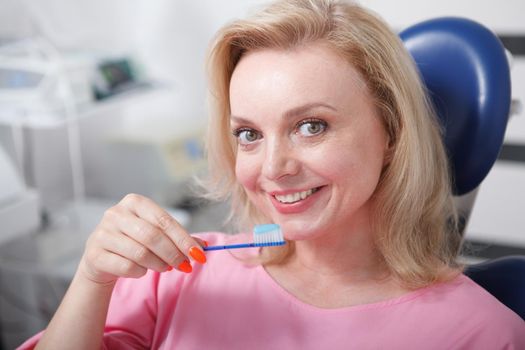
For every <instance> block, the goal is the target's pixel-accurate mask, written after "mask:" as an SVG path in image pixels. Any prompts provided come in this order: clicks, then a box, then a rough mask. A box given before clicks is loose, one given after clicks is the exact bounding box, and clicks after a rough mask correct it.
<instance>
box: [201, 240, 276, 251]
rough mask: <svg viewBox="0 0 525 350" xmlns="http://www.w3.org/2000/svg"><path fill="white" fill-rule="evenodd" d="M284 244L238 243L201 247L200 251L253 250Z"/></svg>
mask: <svg viewBox="0 0 525 350" xmlns="http://www.w3.org/2000/svg"><path fill="white" fill-rule="evenodd" d="M285 243H286V242H284V241H283V242H272V243H240V244H229V245H211V246H209V247H203V248H202V250H204V251H209V250H224V249H238V248H254V247H270V246H272V247H273V246H278V245H283V244H285Z"/></svg>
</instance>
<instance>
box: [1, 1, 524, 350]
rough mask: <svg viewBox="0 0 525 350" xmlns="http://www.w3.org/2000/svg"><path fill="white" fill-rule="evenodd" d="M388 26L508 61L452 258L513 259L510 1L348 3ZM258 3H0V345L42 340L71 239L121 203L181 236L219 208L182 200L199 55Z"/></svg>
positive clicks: (520, 54) (518, 80) (516, 159)
mask: <svg viewBox="0 0 525 350" xmlns="http://www.w3.org/2000/svg"><path fill="white" fill-rule="evenodd" d="M360 2H361V3H362V4H363V5H365V6H367V7H369V8H371V9H373V10H375V11H376V12H378V13H379V14H380V15H381V16H382V17H384V18H385V19H386V20H387V22H389V23H390V25H391V26H392V28H393V29H394V30H396V31H399V30H402V29H403V28H405V27H407V26H409V25H411V24H414V23H416V22H418V21H421V20H424V19H428V18H434V17H438V16H462V17H467V18H471V19H474V20H477V21H479V22H481V23H482V24H484V25H485V26H487V27H489V28H490V29H492V30H493V31H494V32H496V33H497V34H498V36H499V37H500V38H501V40H502V42H503V43H504V45H505V46H506V48H507V49H508V50H509V52H510V53H512V55H513V59H512V62H513V63H512V80H513V87H512V89H513V93H512V94H513V98H514V99H515V102H514V105H513V115H512V116H511V119H510V122H509V126H508V129H507V133H506V137H505V144H504V147H503V149H502V152H501V154H500V157H499V159H498V161H497V162H496V165H495V167H494V168H493V170H492V171H491V173H490V174H489V175H488V177H487V178H486V180H485V181H484V183H483V185H482V186H481V188H480V189H479V192H478V194H477V198H476V201H475V204H474V208H473V211H472V214H471V217H470V221H469V223H468V226H467V231H466V240H467V245H466V251H465V253H464V255H465V256H466V257H468V258H469V259H472V260H474V261H476V260H483V259H487V258H494V257H498V256H503V255H510V254H525V210H524V208H525V115H524V113H525V112H524V111H523V108H522V107H521V105H520V103H519V102H518V100H521V101H525V21H523V14H524V13H525V2H524V1H522V0H506V1H500V2H495V1H488V0H481V1H474V0H442V1H425V2H423V1H420V2H414V1H408V0H398V1H395V2H393V1H388V0H362V1H360ZM264 3H266V1H261V0H250V1H248V0H243V1H241V0H235V1H227V2H217V1H212V0H200V1H190V0H177V1H172V0H155V1H145V0H91V1H81V0H68V1H66V0H0V349H12V348H14V347H16V346H17V345H19V344H20V343H21V342H22V341H23V340H25V339H26V338H28V337H29V336H31V335H32V334H34V333H35V332H37V331H39V330H41V329H43V328H44V327H45V325H46V324H47V322H48V320H49V318H50V317H51V316H52V314H53V312H54V311H55V309H56V307H57V305H58V303H59V301H60V299H61V298H62V296H63V294H64V292H65V289H66V288H67V285H68V283H69V281H70V279H71V277H72V275H73V273H74V271H75V268H76V264H77V263H78V261H79V259H80V254H81V253H82V251H83V245H84V242H85V239H86V237H87V236H88V235H89V233H90V232H91V231H92V230H93V228H94V227H95V226H96V224H97V223H98V221H99V219H100V217H101V215H102V213H103V212H104V210H105V209H106V208H108V207H109V206H111V205H112V204H113V203H115V202H117V201H118V200H119V199H120V198H121V197H122V196H124V195H125V194H126V193H130V192H135V193H141V194H143V195H146V196H149V197H151V198H153V199H154V200H156V201H157V202H158V203H160V204H161V205H163V206H164V207H165V208H166V209H168V210H169V211H170V212H171V213H172V214H173V215H174V216H175V217H176V218H177V219H178V220H179V221H180V222H181V223H183V224H184V225H186V227H188V229H189V230H190V231H192V232H196V231H203V230H224V231H229V230H230V228H229V227H228V226H225V224H224V218H225V217H226V213H227V204H226V203H218V204H211V203H205V202H203V201H201V200H197V199H195V198H194V196H193V195H192V191H191V178H192V176H193V175H195V174H199V173H202V172H203V171H204V170H205V162H204V159H203V143H202V142H203V139H204V130H205V125H206V118H207V108H206V81H205V71H204V57H205V54H206V49H207V47H208V44H209V42H210V39H211V38H212V36H213V34H214V32H215V31H216V30H217V29H218V28H219V27H220V26H221V25H223V24H224V23H226V22H228V21H230V20H232V19H234V18H239V17H243V16H245V15H247V14H249V13H250V12H253V11H254V10H256V9H257V8H259V7H260V6H262V5H263V4H264Z"/></svg>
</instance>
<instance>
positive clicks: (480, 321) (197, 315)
mask: <svg viewBox="0 0 525 350" xmlns="http://www.w3.org/2000/svg"><path fill="white" fill-rule="evenodd" d="M200 236H201V237H202V238H204V239H205V240H207V241H208V242H209V243H210V244H224V243H227V242H225V241H226V240H227V236H224V235H222V234H215V233H209V234H203V235H200ZM207 258H208V262H207V263H206V264H205V265H200V264H194V266H193V272H192V273H191V274H184V273H180V272H177V271H172V272H166V273H162V274H159V273H156V272H151V271H150V272H148V273H147V274H146V276H144V277H142V278H140V279H120V280H119V281H118V283H117V286H116V287H115V290H114V293H113V296H112V300H111V304H110V308H109V315H108V319H107V325H106V328H105V334H104V344H105V346H106V348H109V349H129V348H134V349H138V348H152V349H243V350H245V349H279V350H281V349H384V348H388V349H406V350H409V349H439V350H442V349H476V350H477V349H525V322H524V321H523V320H522V319H521V318H519V317H518V316H517V315H516V314H515V313H513V312H512V311H510V310H509V309H508V308H507V307H505V306H504V305H502V304H501V303H500V302H499V301H498V300H496V299H495V298H494V297H492V296H491V295H490V294H489V293H487V292H486V291H485V290H484V289H482V288H481V287H479V286H478V285H477V284H475V283H474V282H473V281H472V280H470V279H469V278H468V277H466V276H464V275H460V276H459V277H457V278H456V279H454V280H453V281H450V282H448V283H443V284H438V285H433V286H430V287H427V288H423V289H419V290H417V291H414V292H410V293H408V294H406V295H403V296H401V297H398V298H394V299H390V300H386V301H382V302H378V303H373V304H367V305H360V306H352V307H346V308H341V309H321V308H318V307H315V306H312V305H309V304H305V303H304V302H301V301H300V300H298V299H296V298H295V297H294V296H293V295H291V294H289V293H288V292H286V291H285V290H284V289H283V288H282V287H281V286H279V285H278V284H277V283H276V282H275V281H274V280H273V279H272V278H271V277H270V276H269V275H268V274H267V273H266V271H265V270H264V268H263V267H262V266H250V265H248V264H245V263H244V262H243V261H242V260H239V259H238V258H236V257H234V256H232V254H231V253H229V252H227V251H215V252H208V253H207ZM38 337H39V335H37V336H35V337H33V338H31V339H29V340H28V341H27V342H26V343H24V344H23V345H22V346H21V347H20V349H31V348H33V347H34V346H35V344H36V341H37V339H38Z"/></svg>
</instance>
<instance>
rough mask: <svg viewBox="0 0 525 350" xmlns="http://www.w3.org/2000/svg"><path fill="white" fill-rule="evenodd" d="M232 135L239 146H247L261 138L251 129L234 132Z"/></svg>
mask: <svg viewBox="0 0 525 350" xmlns="http://www.w3.org/2000/svg"><path fill="white" fill-rule="evenodd" d="M234 135H235V136H236V137H237V139H238V140H239V143H240V144H241V145H248V144H250V143H252V142H255V141H257V140H258V139H260V138H261V137H260V135H259V133H258V132H257V131H255V130H252V129H241V130H236V131H235V132H234Z"/></svg>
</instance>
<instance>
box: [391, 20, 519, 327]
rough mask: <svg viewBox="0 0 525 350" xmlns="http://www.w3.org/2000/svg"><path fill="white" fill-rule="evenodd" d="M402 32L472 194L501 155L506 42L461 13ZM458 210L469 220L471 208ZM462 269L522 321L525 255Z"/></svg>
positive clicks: (456, 174)
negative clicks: (504, 43) (460, 15)
mask: <svg viewBox="0 0 525 350" xmlns="http://www.w3.org/2000/svg"><path fill="white" fill-rule="evenodd" d="M400 37H401V40H402V41H403V43H404V44H405V47H406V48H407V49H408V51H409V52H410V54H411V55H412V57H413V58H414V60H415V62H416V64H417V66H418V68H419V70H420V74H421V76H422V79H423V81H424V83H425V85H426V88H427V90H428V92H429V95H430V97H431V99H432V101H433V103H434V106H435V109H436V111H437V113H438V116H439V118H440V121H441V124H442V126H443V129H444V141H445V145H446V149H447V152H448V156H449V160H450V163H451V168H452V176H453V179H452V181H453V187H454V194H455V195H456V196H458V197H460V196H462V197H464V196H467V197H468V196H470V197H471V198H475V191H476V189H477V188H478V186H479V185H480V183H481V182H482V181H483V179H484V178H485V176H486V175H487V174H488V172H489V171H490V169H491V168H492V166H493V165H494V162H495V161H496V158H497V157H498V154H499V152H500V149H501V146H502V143H503V137H504V134H505V129H506V127H507V121H508V118H509V111H510V104H511V83H510V71H509V64H508V60H507V57H506V54H505V49H504V47H503V46H502V44H501V42H500V40H499V39H498V38H497V37H496V36H495V35H494V34H493V33H492V32H491V31H490V30H488V29H487V28H485V27H484V26H482V25H480V24H478V23H476V22H474V21H471V20H467V19H463V18H453V17H444V18H438V19H433V20H429V21H425V22H422V23H419V24H416V25H414V26H412V27H409V28H407V29H406V30H404V31H402V32H401V33H400ZM471 202H473V199H471ZM460 213H462V214H461V215H462V217H463V221H464V223H465V225H466V222H467V220H468V214H469V211H468V210H467V211H463V212H460ZM465 274H466V275H468V276H469V277H470V278H471V279H473V280H474V281H475V282H476V283H478V284H479V285H481V286H482V287H483V288H485V289H486V290H487V291H488V292H490V293H491V294H492V295H494V296H495V297H496V298H497V299H499V300H500V301H501V302H502V303H503V304H505V305H507V307H509V308H510V309H512V310H514V312H516V313H517V314H518V315H519V316H521V318H522V319H524V320H525V256H506V257H501V258H498V259H495V260H490V261H487V262H483V263H480V264H476V265H470V266H468V267H467V268H466V270H465Z"/></svg>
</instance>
